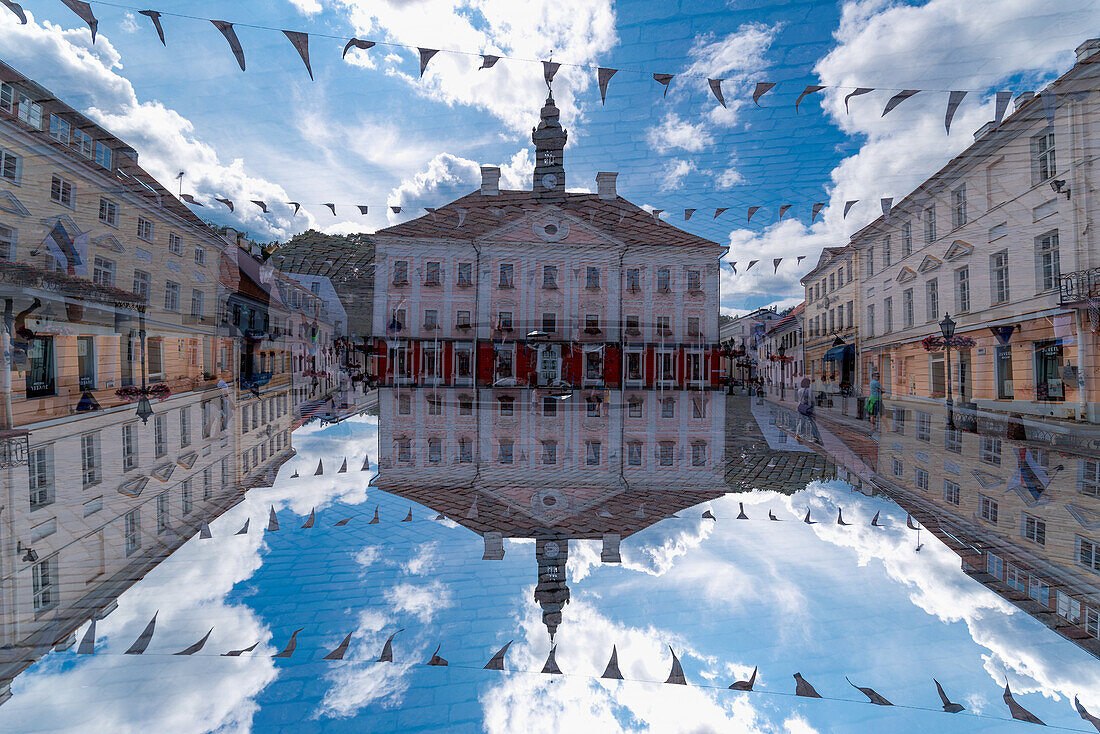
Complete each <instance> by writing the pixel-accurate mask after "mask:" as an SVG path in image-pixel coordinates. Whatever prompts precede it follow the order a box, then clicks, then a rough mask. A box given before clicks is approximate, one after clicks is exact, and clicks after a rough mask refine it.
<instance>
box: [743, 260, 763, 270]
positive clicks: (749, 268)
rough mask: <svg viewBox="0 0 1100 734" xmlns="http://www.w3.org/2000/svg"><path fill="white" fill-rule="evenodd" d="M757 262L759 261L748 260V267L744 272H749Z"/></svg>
mask: <svg viewBox="0 0 1100 734" xmlns="http://www.w3.org/2000/svg"><path fill="white" fill-rule="evenodd" d="M758 262H760V261H759V260H749V265H748V267H746V268H745V272H746V273H747V272H749V271H750V270H752V266H753V265H755V264H756V263H758Z"/></svg>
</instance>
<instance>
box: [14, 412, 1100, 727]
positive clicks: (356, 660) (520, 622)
mask: <svg viewBox="0 0 1100 734" xmlns="http://www.w3.org/2000/svg"><path fill="white" fill-rule="evenodd" d="M376 441H377V428H376V425H375V424H374V423H373V421H371V420H359V421H355V422H352V423H344V424H341V425H338V426H333V427H329V428H326V429H322V430H318V429H316V428H313V427H308V428H306V429H304V430H301V431H299V432H298V433H297V434H296V435H295V446H296V448H297V450H298V452H299V456H298V457H297V458H296V459H294V460H293V461H292V462H291V463H289V464H287V465H286V466H285V467H284V468H283V470H282V472H281V473H280V477H279V479H278V481H277V482H276V484H275V486H274V487H272V488H270V489H258V490H253V491H252V492H250V493H249V494H248V496H247V497H246V498H245V501H244V502H243V503H242V504H241V505H240V506H238V507H236V508H234V509H233V510H231V511H230V512H228V513H226V514H225V515H224V516H222V517H221V518H219V519H218V520H216V521H215V522H214V523H212V525H211V527H212V531H213V534H214V538H213V539H212V540H206V541H203V540H200V539H198V538H197V537H196V538H193V539H192V540H190V541H189V542H188V543H187V544H186V545H185V547H183V548H182V549H181V550H180V551H178V552H177V553H175V554H174V555H173V556H172V557H171V558H169V559H168V560H167V561H165V562H164V563H162V564H160V565H159V566H158V567H157V568H156V569H154V570H153V571H152V572H151V573H150V574H148V576H147V577H146V578H145V579H143V580H142V581H141V582H140V583H138V584H137V585H135V586H134V587H133V588H131V589H130V590H129V591H127V592H126V593H125V594H124V595H123V596H122V597H121V598H120V599H119V606H118V609H117V610H116V611H115V612H113V613H112V614H111V615H110V616H109V617H107V619H106V620H104V621H103V622H101V623H100V625H99V628H98V647H97V652H96V654H95V655H93V656H76V655H75V654H73V651H69V652H66V653H55V654H53V655H50V656H48V657H46V658H45V659H43V660H42V661H40V662H39V663H38V664H36V665H35V666H33V667H32V668H31V669H30V670H28V671H27V672H26V673H24V674H23V675H22V676H20V677H19V678H18V679H16V681H15V683H14V685H13V690H14V693H15V696H14V698H13V699H12V700H10V701H8V702H7V703H6V704H5V705H4V706H2V707H0V729H2V730H4V731H21V732H22V731H47V730H49V731H75V730H84V731H88V730H96V731H106V730H111V731H119V732H126V731H148V730H150V729H153V728H156V729H158V730H164V731H190V730H203V729H210V730H221V731H272V730H276V729H278V728H286V727H289V726H291V725H293V726H294V728H295V731H334V732H342V731H393V730H398V729H400V730H408V731H417V730H423V731H437V730H439V729H440V728H443V727H446V726H452V725H453V727H454V728H455V729H456V730H460V731H461V730H466V731H490V732H506V731H563V730H577V731H700V730H721V731H761V732H794V733H798V734H810V733H812V732H824V731H850V730H876V731H887V730H888V731H896V732H926V731H929V730H931V729H933V728H936V729H939V730H942V731H951V732H956V731H957V732H1011V731H1030V730H1031V729H1030V728H1029V727H1030V726H1031V725H1028V724H1023V723H1016V722H1011V721H1010V720H1006V719H1005V717H1006V708H1005V706H1004V704H1003V703H1002V702H1001V700H1000V691H1001V686H1003V682H1004V680H1005V678H1006V676H1007V678H1008V680H1009V681H1010V682H1011V684H1012V686H1013V690H1014V691H1015V692H1016V695H1017V698H1018V700H1019V701H1020V702H1021V703H1022V704H1023V705H1025V706H1026V707H1028V708H1029V709H1030V710H1031V711H1033V712H1034V713H1036V714H1037V715H1038V716H1040V717H1041V718H1042V719H1044V720H1045V721H1046V722H1047V723H1048V724H1051V725H1060V726H1065V727H1069V728H1070V729H1076V730H1082V725H1083V724H1084V722H1082V721H1081V720H1080V719H1079V718H1077V716H1076V713H1075V712H1074V711H1073V710H1072V696H1073V694H1075V693H1079V694H1080V695H1081V696H1082V700H1083V701H1084V702H1085V703H1086V705H1090V706H1092V707H1093V708H1094V709H1096V708H1100V694H1098V691H1100V670H1098V668H1097V665H1096V661H1095V659H1094V658H1092V657H1091V656H1089V655H1087V654H1086V653H1084V652H1083V651H1081V650H1080V649H1078V648H1077V647H1076V646H1074V645H1073V644H1071V643H1069V642H1067V641H1064V640H1062V639H1061V638H1060V637H1058V636H1057V635H1055V634H1054V633H1052V632H1050V631H1049V630H1047V629H1045V628H1044V627H1043V626H1042V625H1041V624H1040V623H1039V622H1037V621H1036V620H1034V619H1032V618H1031V617H1029V616H1028V615H1026V614H1023V613H1022V612H1019V611H1018V610H1016V609H1015V608H1014V607H1012V606H1011V605H1009V604H1008V603H1006V602H1004V601H1003V600H1001V599H1000V598H999V597H997V596H995V595H994V594H992V592H989V591H987V590H986V589H985V588H984V587H982V586H980V585H979V584H976V583H975V582H973V581H972V580H971V579H969V578H968V577H967V576H966V575H965V574H963V573H962V571H961V569H960V567H959V559H958V557H957V556H956V555H955V554H954V553H952V552H951V551H950V550H948V549H947V548H945V547H943V546H942V545H940V544H939V543H937V542H936V541H934V540H931V539H929V538H928V537H927V536H926V535H925V536H924V537H923V540H924V541H925V546H924V548H923V550H922V551H921V553H919V554H918V553H915V552H914V551H913V546H914V544H915V537H914V534H913V532H912V531H909V530H906V529H905V527H904V522H905V518H904V513H903V512H901V511H899V510H898V508H897V507H896V506H894V505H892V504H890V503H888V502H886V501H885V500H880V499H872V498H868V497H864V496H863V495H860V494H858V493H853V492H851V490H850V489H849V488H848V487H847V486H846V485H843V484H840V483H831V484H822V483H813V484H811V485H810V486H809V487H808V488H807V490H806V491H804V492H800V493H798V494H796V495H794V496H792V497H783V496H780V495H776V494H773V493H770V492H752V493H747V494H735V495H727V496H726V497H724V498H722V499H720V500H717V501H714V502H711V503H705V504H702V505H699V506H696V507H694V508H691V509H685V510H683V511H681V512H680V513H679V515H680V517H679V519H670V520H665V521H662V522H660V523H658V524H655V525H652V526H650V527H649V528H647V529H646V530H643V531H642V532H640V533H638V534H636V535H634V536H632V537H630V538H629V539H627V540H626V541H625V542H624V543H623V563H622V564H621V565H603V564H600V563H599V546H598V543H590V542H576V541H575V542H573V543H571V545H570V562H569V569H568V570H569V584H570V588H571V590H572V596H573V599H572V602H571V603H570V604H569V605H568V606H567V607H566V608H565V610H564V621H563V623H562V626H561V627H560V629H559V631H558V638H557V642H558V662H559V664H560V666H561V668H562V669H563V671H565V673H566V675H563V676H561V677H550V676H543V675H540V674H538V672H537V671H538V670H539V669H541V667H542V664H543V662H544V660H545V658H546V655H547V652H548V649H549V641H548V640H547V635H546V630H545V628H544V627H543V626H542V621H541V617H540V615H539V608H538V606H537V605H536V604H534V603H533V601H532V600H531V595H532V592H533V588H534V582H535V578H534V577H535V560H534V548H533V544H532V543H530V542H515V541H507V543H506V550H507V553H506V556H505V559H504V560H503V561H482V560H481V540H480V538H478V537H477V536H476V535H475V534H473V533H472V532H470V531H468V530H466V529H464V528H462V527H460V526H457V525H455V524H453V523H450V522H436V521H434V519H433V518H434V517H435V512H434V511H431V510H429V509H428V508H424V507H421V506H419V505H410V502H409V501H408V500H406V499H403V498H401V497H399V496H395V495H390V494H386V493H383V492H380V491H377V490H374V489H367V488H366V484H367V480H368V478H369V477H370V476H371V474H370V473H364V472H354V471H352V472H349V473H348V474H344V475H335V474H327V475H325V476H322V477H312V476H309V472H308V470H309V469H311V468H312V467H314V466H315V465H316V461H317V459H318V458H321V457H323V458H325V459H326V460H331V461H326V463H334V462H336V461H338V459H339V457H341V456H343V455H347V456H348V457H349V465H352V466H355V465H357V463H358V462H359V461H360V460H361V459H360V457H361V456H362V454H363V451H364V450H367V451H370V453H371V455H372V456H376V455H377V453H376V446H375V444H376ZM296 468H297V469H298V470H299V471H301V473H302V474H303V475H304V476H303V477H302V478H300V479H297V480H292V479H289V475H290V474H291V473H293V470H294V469H296ZM738 502H744V503H745V507H746V511H747V513H748V514H749V516H750V518H752V519H751V520H750V521H748V522H739V521H736V520H734V519H733V518H734V517H735V515H736V513H737V503H738ZM272 505H273V506H274V507H275V508H276V510H277V511H278V514H279V518H280V523H281V527H282V530H281V531H280V532H279V533H277V534H276V533H262V532H255V529H257V528H259V527H262V526H263V525H264V518H265V517H266V513H267V508H268V507H269V506H272ZM375 506H378V507H379V508H380V515H381V518H382V522H381V523H380V524H378V525H368V524H367V520H368V519H369V518H370V516H371V515H372V514H373V512H374V508H375ZM410 506H412V508H413V513H414V520H413V522H410V523H402V522H399V520H400V518H402V517H404V515H405V513H406V512H407V511H408V509H409V507H410ZM837 506H842V507H843V508H844V510H845V518H846V519H847V520H848V521H849V522H852V523H853V525H851V526H849V527H839V526H837V525H835V524H831V523H829V522H821V523H819V524H818V525H814V526H812V527H809V526H806V525H805V524H803V523H801V522H798V518H799V517H800V516H801V514H802V513H803V512H804V510H805V509H806V508H810V509H811V510H812V511H813V512H814V514H815V517H818V518H819V519H822V520H825V519H826V518H828V517H830V516H835V508H836V507H837ZM314 507H316V509H317V513H318V514H317V516H318V522H317V525H316V526H315V527H314V528H313V529H312V530H308V531H307V530H299V529H298V528H299V526H300V525H301V524H302V522H303V521H304V519H305V517H306V516H307V515H308V513H309V511H310V510H311V509H313V508H314ZM704 509H710V510H712V512H713V513H714V514H715V515H716V516H717V517H718V518H719V519H718V521H717V522H712V521H709V520H703V519H701V517H700V514H701V512H702V510H704ZM769 509H771V510H774V511H775V512H776V514H777V515H778V516H779V517H781V518H783V519H784V522H780V523H774V522H768V521H767V520H766V519H765V518H766V514H767V510H769ZM879 510H881V511H882V518H883V522H885V523H886V524H887V525H888V526H889V527H888V528H887V529H884V530H880V529H873V528H870V527H869V526H868V521H869V519H870V517H871V516H872V515H873V514H874V513H875V512H876V511H879ZM348 516H352V517H353V518H354V519H353V520H352V522H351V523H350V524H349V525H348V526H347V527H346V528H345V529H340V528H335V527H333V523H334V522H335V521H336V520H337V519H341V518H344V517H348ZM244 517H251V518H252V528H253V529H254V531H253V532H252V533H250V534H249V535H247V536H234V535H232V533H233V532H235V531H236V530H237V529H238V528H239V527H240V525H241V524H242V522H243V519H244ZM155 611H156V612H159V616H158V627H157V631H156V633H155V635H154V638H153V641H152V643H151V644H150V646H149V649H148V651H147V652H146V653H145V654H144V655H143V656H141V657H134V656H125V655H121V654H119V653H121V652H122V651H123V650H125V649H126V648H127V647H128V646H129V645H130V643H131V642H132V641H133V639H135V638H136V637H137V635H138V634H139V633H140V631H141V629H142V628H143V627H144V626H145V624H146V622H147V621H148V619H149V618H150V617H151V616H152V614H153V612H155ZM211 626H213V628H214V631H213V633H212V635H211V637H210V640H209V642H208V643H207V648H206V650H204V653H203V654H199V655H195V656H193V657H184V658H181V657H176V656H173V655H171V654H170V653H172V652H175V651H176V650H179V649H182V648H183V647H186V646H187V645H189V644H191V643H192V642H194V641H195V640H197V639H198V638H200V637H201V636H202V635H203V634H205V633H206V631H207V630H208V629H209V628H210V627H211ZM298 628H303V631H302V632H301V633H300V634H299V636H298V647H297V650H296V652H295V653H294V656H293V657H292V658H291V659H289V660H280V661H274V660H272V658H271V657H270V656H271V655H272V654H274V653H275V652H277V651H278V650H279V649H281V648H282V646H283V645H284V644H285V642H286V640H287V639H288V638H289V636H290V634H291V632H293V631H294V630H295V629H298ZM399 628H404V631H403V632H401V633H399V634H398V635H397V637H396V638H395V640H394V663H393V664H379V663H374V662H372V661H373V660H374V659H376V658H377V657H378V655H379V653H380V652H381V649H382V645H383V643H384V641H385V639H386V638H387V637H388V636H389V635H390V634H391V633H393V632H394V631H396V630H397V629H399ZM82 632H83V630H80V631H78V636H79V635H80V634H81V633H82ZM348 632H353V638H352V643H351V646H350V648H349V650H348V653H347V656H346V659H345V660H344V661H343V662H341V663H331V662H326V661H323V660H321V659H320V658H321V656H323V655H324V654H325V653H327V652H328V651H329V650H331V649H333V648H335V647H336V645H337V644H338V643H339V642H340V640H341V639H342V638H343V636H344V635H346V634H347V633H348ZM510 639H512V640H515V643H514V644H513V645H512V647H511V649H510V650H509V653H508V657H507V662H506V666H507V668H508V669H509V670H510V671H512V672H506V673H503V674H500V673H493V672H490V671H484V670H481V666H483V665H484V663H485V661H486V660H488V658H489V657H490V656H491V655H492V653H493V652H494V651H495V650H496V649H498V648H499V647H500V646H502V645H503V644H504V643H505V642H507V641H508V640H510ZM257 641H259V643H260V645H259V646H258V648H257V650H256V653H255V655H253V656H247V655H246V656H242V657H240V658H225V657H220V656H219V655H218V653H221V652H224V651H226V650H229V649H233V648H240V647H245V646H247V645H250V644H252V643H253V642H257ZM613 644H614V645H617V648H618V653H619V661H620V666H621V669H622V672H623V675H624V676H625V677H626V678H627V679H628V680H627V681H625V682H623V683H610V682H602V681H600V680H598V679H596V676H599V675H600V674H601V672H602V670H603V667H604V665H605V664H606V662H607V658H608V656H609V654H610V650H611V646H612V645H613ZM436 645H441V646H442V648H441V650H440V654H441V655H442V656H443V657H444V658H446V659H448V660H449V661H450V663H451V667H449V668H445V669H444V668H429V667H427V666H424V665H422V664H420V663H423V662H424V661H426V660H427V659H428V658H429V657H430V656H431V654H432V652H433V651H434V650H435V648H436ZM667 645H672V646H673V648H674V649H675V650H676V651H677V653H678V655H679V656H680V658H681V660H682V663H683V668H684V671H685V674H686V676H687V678H688V680H689V682H690V683H691V684H692V685H690V686H688V687H686V688H684V687H680V686H671V685H665V684H663V683H661V682H660V681H663V680H664V679H665V677H667V675H668V670H669V666H670V661H671V657H670V655H669V653H668V648H667ZM753 666H759V667H760V675H759V678H758V679H757V691H758V692H757V693H755V694H751V695H747V694H737V693H733V692H730V691H728V690H726V686H728V685H729V683H731V682H732V681H734V680H738V679H744V678H746V677H747V676H748V674H749V673H750V672H751V669H752V667H753ZM796 671H798V672H801V673H802V674H803V675H804V676H805V677H806V679H807V680H809V681H810V682H811V683H812V684H813V685H814V686H815V687H816V688H817V690H818V691H819V692H820V693H821V694H822V695H824V696H825V697H826V700H806V699H798V698H795V697H793V696H792V695H790V694H791V693H792V692H793V687H794V682H793V678H792V677H791V676H792V674H793V673H794V672H796ZM845 675H847V676H849V677H850V678H852V680H853V681H854V682H856V683H858V684H859V685H867V686H871V687H874V688H875V689H876V690H877V691H878V692H879V693H881V694H882V695H884V696H886V697H887V698H888V699H890V700H891V701H893V702H894V703H895V704H897V706H896V707H895V708H880V707H875V706H872V705H869V704H866V703H860V702H859V701H860V699H861V694H859V693H858V692H857V691H855V690H854V689H852V688H851V687H850V686H848V684H847V683H846V682H845V680H844V676H845ZM932 676H935V677H936V678H938V679H939V680H940V682H941V683H942V684H943V685H944V687H945V688H946V690H947V691H948V692H949V694H950V695H951V696H952V699H953V700H956V701H958V702H960V703H962V704H963V705H965V706H966V707H967V711H968V712H969V713H967V714H959V715H949V714H944V713H941V712H939V711H938V710H936V709H938V707H939V703H938V699H937V698H936V692H935V688H934V685H933V684H932V681H931V678H932ZM646 681H649V682H646ZM831 699H843V700H831ZM909 707H917V708H909ZM929 708H930V709H932V710H931V711H929V710H925V709H929ZM971 713H976V714H981V715H980V716H973V715H970V714H971Z"/></svg>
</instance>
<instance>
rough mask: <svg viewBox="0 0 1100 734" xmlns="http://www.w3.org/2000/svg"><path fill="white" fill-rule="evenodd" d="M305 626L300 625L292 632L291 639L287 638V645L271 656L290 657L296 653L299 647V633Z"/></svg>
mask: <svg viewBox="0 0 1100 734" xmlns="http://www.w3.org/2000/svg"><path fill="white" fill-rule="evenodd" d="M303 629H305V628H304V627H299V628H298V629H296V630H294V631H293V632H291V633H290V639H289V640H287V643H286V647H284V648H283V649H282V650H280V651H279V652H277V653H275V654H274V655H272V656H271V657H273V658H288V657H290V656H291V655H293V654H294V650H295V649H297V647H298V633H299V632H301V631H302V630H303Z"/></svg>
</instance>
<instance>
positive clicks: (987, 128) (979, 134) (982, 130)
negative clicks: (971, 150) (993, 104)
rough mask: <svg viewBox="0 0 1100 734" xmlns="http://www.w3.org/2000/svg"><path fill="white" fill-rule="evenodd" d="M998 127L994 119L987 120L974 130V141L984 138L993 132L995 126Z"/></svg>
mask: <svg viewBox="0 0 1100 734" xmlns="http://www.w3.org/2000/svg"><path fill="white" fill-rule="evenodd" d="M996 127H997V123H995V122H993V120H990V121H989V122H987V123H985V124H984V125H982V126H981V127H979V128H978V129H977V130H975V131H974V142H975V143H976V142H978V141H979V140H981V139H982V138H984V137H985V136H986V135H987V134H989V133H991V132H993V130H994V128H996Z"/></svg>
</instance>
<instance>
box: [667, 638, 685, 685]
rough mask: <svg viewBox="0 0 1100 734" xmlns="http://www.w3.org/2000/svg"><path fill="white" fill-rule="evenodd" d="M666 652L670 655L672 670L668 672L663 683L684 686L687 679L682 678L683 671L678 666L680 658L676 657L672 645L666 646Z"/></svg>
mask: <svg viewBox="0 0 1100 734" xmlns="http://www.w3.org/2000/svg"><path fill="white" fill-rule="evenodd" d="M668 651H669V652H671V653H672V670H670V671H669V672H668V679H667V680H666V681H665V683H672V684H674V685H678V686H686V685H687V678H685V677H684V669H683V668H682V667H681V666H680V658H678V657H676V651H675V650H673V649H672V645H669V646H668Z"/></svg>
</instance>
